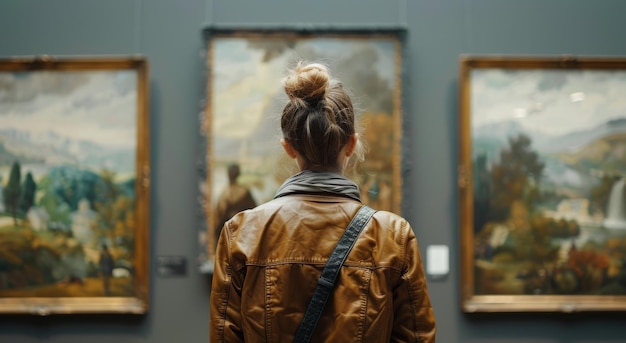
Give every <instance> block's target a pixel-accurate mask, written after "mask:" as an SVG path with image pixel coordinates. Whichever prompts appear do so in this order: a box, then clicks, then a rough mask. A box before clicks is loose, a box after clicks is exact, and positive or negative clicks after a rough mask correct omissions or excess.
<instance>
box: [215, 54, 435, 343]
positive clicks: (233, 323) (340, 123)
mask: <svg viewBox="0 0 626 343" xmlns="http://www.w3.org/2000/svg"><path fill="white" fill-rule="evenodd" d="M283 84H284V88H285V92H286V93H287V95H288V96H289V102H288V103H287V105H286V106H285V108H284V109H283V113H282V117H281V129H282V132H283V139H281V144H282V146H283V148H284V150H285V152H286V153H287V155H288V156H289V157H291V158H292V159H294V160H295V161H296V162H297V164H298V167H299V168H300V170H301V171H300V172H299V173H297V174H296V175H293V176H292V177H290V178H289V179H287V180H286V181H285V183H284V184H283V185H282V186H281V187H280V188H279V190H278V192H277V194H276V196H275V198H274V199H273V200H272V201H270V202H268V203H265V204H262V205H260V206H258V207H256V208H254V209H251V210H247V211H243V212H240V213H239V214H237V215H235V216H234V217H233V218H231V219H230V220H229V221H228V222H226V224H225V225H224V228H223V229H222V233H221V236H220V239H219V242H218V247H217V253H216V260H215V261H216V262H215V270H214V274H213V288H212V291H211V323H210V338H211V342H212V343H214V342H243V341H245V342H292V341H293V339H294V334H295V332H296V330H297V328H298V326H299V325H300V321H301V320H302V317H303V314H304V312H305V310H306V308H307V304H308V302H309V300H310V298H311V296H312V294H313V292H314V289H315V286H316V284H317V281H318V278H319V276H320V273H321V271H322V269H323V268H324V264H325V263H326V261H327V259H328V256H329V255H330V253H331V251H332V250H333V248H334V247H335V245H336V244H337V241H338V240H339V238H340V237H341V235H342V234H343V231H344V230H345V228H346V226H347V225H348V224H349V222H350V221H351V219H352V217H353V216H354V215H355V213H356V212H357V211H358V210H359V208H360V207H361V206H362V204H361V200H360V194H359V189H358V187H357V185H356V184H354V183H353V182H352V181H350V180H349V179H347V178H346V177H344V176H343V172H344V170H345V168H346V166H347V164H348V160H349V159H350V157H351V156H353V155H355V154H356V155H357V156H358V155H359V154H362V153H361V151H360V150H361V145H360V144H359V140H358V134H357V133H356V131H355V118H354V109H353V106H352V102H351V100H350V97H349V96H348V95H347V94H346V92H345V91H344V89H343V88H342V85H341V83H339V82H337V81H335V80H332V79H331V78H330V75H329V72H328V70H327V68H326V67H325V66H323V65H320V64H309V65H299V66H298V67H297V68H296V70H295V71H294V72H292V74H291V75H289V76H288V77H287V78H285V80H284V81H283ZM311 341H312V342H349V341H357V342H387V341H393V342H429V343H430V342H435V319H434V314H433V310H432V308H431V304H430V298H429V295H428V290H427V286H426V280H425V277H424V269H423V266H422V261H421V258H420V252H419V247H418V244H417V240H416V238H415V235H414V233H413V230H412V228H411V226H410V225H409V223H408V222H407V221H406V220H405V219H404V218H402V217H400V216H398V215H396V214H393V213H390V212H384V211H378V212H376V213H375V214H374V216H373V217H372V219H371V220H370V221H369V223H368V224H367V225H366V226H365V228H364V230H363V232H362V233H361V234H360V236H359V237H358V238H357V241H356V243H355V245H354V247H353V249H352V251H351V252H350V254H349V255H348V257H347V259H346V261H345V263H344V264H343V266H342V267H341V269H340V273H339V276H338V277H337V282H336V285H335V288H334V290H333V291H332V294H331V296H330V298H329V299H328V302H327V303H326V306H325V307H324V311H323V313H322V317H321V319H320V320H319V323H318V325H317V327H316V329H315V331H314V332H313V335H312V339H311Z"/></svg>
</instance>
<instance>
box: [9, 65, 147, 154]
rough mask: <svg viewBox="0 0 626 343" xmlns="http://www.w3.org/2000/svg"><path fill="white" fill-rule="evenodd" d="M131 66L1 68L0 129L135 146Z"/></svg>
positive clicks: (109, 144) (134, 103)
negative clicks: (8, 70)
mask: <svg viewBox="0 0 626 343" xmlns="http://www.w3.org/2000/svg"><path fill="white" fill-rule="evenodd" d="M136 84H137V77H136V73H135V71H75V72H51V71H42V72H28V73H6V72H5V73H0V128H15V129H18V130H23V131H28V132H30V133H31V135H37V134H40V133H46V132H49V131H54V132H56V133H57V134H60V135H62V136H65V137H68V138H71V139H76V140H84V141H89V142H92V143H96V144H99V145H102V146H105V147H109V148H129V147H130V148H132V147H135V145H136V111H137V93H136Z"/></svg>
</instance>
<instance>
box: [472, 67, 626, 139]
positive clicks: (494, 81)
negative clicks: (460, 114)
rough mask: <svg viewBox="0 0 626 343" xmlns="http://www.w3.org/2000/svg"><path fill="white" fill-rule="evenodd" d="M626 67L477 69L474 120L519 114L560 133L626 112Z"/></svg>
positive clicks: (533, 125) (477, 123) (523, 120)
mask: <svg viewBox="0 0 626 343" xmlns="http://www.w3.org/2000/svg"><path fill="white" fill-rule="evenodd" d="M625 95H626V71H601V70H596V71H592V70H577V71H576V70H574V71H571V70H570V71H568V70H514V71H504V70H501V69H475V70H473V71H472V72H471V95H470V97H471V100H470V101H471V121H472V123H471V125H472V128H473V129H477V128H479V127H481V126H483V125H488V124H495V123H499V122H504V121H510V120H517V121H518V123H519V124H521V125H522V126H523V127H524V128H525V129H527V130H534V131H538V132H542V133H545V134H552V135H560V134H567V133H571V132H574V131H580V130H585V129H591V128H593V127H595V126H599V125H601V124H604V123H606V122H607V121H609V120H612V119H618V118H626V96H625Z"/></svg>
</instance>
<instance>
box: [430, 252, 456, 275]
mask: <svg viewBox="0 0 626 343" xmlns="http://www.w3.org/2000/svg"><path fill="white" fill-rule="evenodd" d="M449 272H450V251H449V249H448V246H447V245H429V246H428V247H427V248H426V274H428V275H430V276H435V277H443V276H446V275H448V273H449Z"/></svg>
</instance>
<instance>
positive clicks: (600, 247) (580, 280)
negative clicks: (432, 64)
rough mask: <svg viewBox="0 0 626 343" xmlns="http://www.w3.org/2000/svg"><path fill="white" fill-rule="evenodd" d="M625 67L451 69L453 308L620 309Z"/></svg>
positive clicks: (556, 61)
mask: <svg viewBox="0 0 626 343" xmlns="http://www.w3.org/2000/svg"><path fill="white" fill-rule="evenodd" d="M624 94H626V59H622V58H591V57H588V58H576V57H495V56H464V57H463V58H462V59H461V61H460V118H459V119H460V147H459V149H460V164H459V180H458V181H459V188H460V218H461V222H460V229H461V232H460V233H461V287H460V289H461V302H462V303H461V307H462V309H463V311H465V312H541V311H543V312H578V311H624V310H626V187H625V183H626V97H625V96H624Z"/></svg>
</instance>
